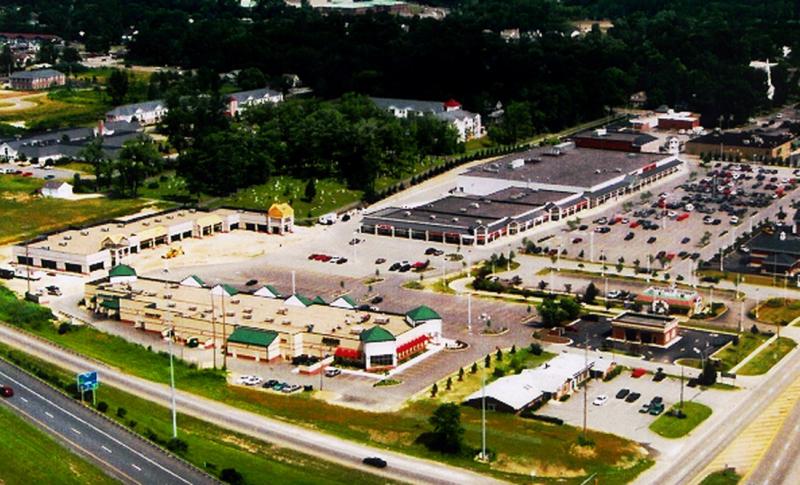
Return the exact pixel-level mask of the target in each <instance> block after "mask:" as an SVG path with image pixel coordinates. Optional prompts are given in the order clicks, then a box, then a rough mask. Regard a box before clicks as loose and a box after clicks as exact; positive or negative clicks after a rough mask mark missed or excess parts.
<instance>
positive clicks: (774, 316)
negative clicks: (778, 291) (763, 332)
mask: <svg viewBox="0 0 800 485" xmlns="http://www.w3.org/2000/svg"><path fill="white" fill-rule="evenodd" d="M797 317H800V300H788V301H787V300H786V298H770V299H769V300H767V301H765V302H764V303H762V304H761V305H759V307H758V321H759V322H764V323H771V324H773V325H778V324H780V325H788V324H789V323H791V322H792V320H794V319H795V318H797Z"/></svg>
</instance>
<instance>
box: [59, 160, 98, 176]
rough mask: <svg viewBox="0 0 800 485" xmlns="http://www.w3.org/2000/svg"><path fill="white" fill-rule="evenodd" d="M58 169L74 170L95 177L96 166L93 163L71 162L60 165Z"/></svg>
mask: <svg viewBox="0 0 800 485" xmlns="http://www.w3.org/2000/svg"><path fill="white" fill-rule="evenodd" d="M58 168H63V169H66V170H74V171H75V172H81V173H85V174H90V175H94V165H92V164H91V163H84V162H69V163H65V164H63V165H59V166H58Z"/></svg>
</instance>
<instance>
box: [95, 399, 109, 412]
mask: <svg viewBox="0 0 800 485" xmlns="http://www.w3.org/2000/svg"><path fill="white" fill-rule="evenodd" d="M97 410H98V411H100V412H101V413H104V412H106V411H108V403H107V402H105V401H100V402H99V403H97Z"/></svg>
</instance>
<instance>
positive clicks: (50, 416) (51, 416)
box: [44, 411, 55, 419]
mask: <svg viewBox="0 0 800 485" xmlns="http://www.w3.org/2000/svg"><path fill="white" fill-rule="evenodd" d="M44 414H46V415H47V417H48V418H50V419H53V418H54V417H55V416H53V415H52V414H50V412H49V411H45V412H44Z"/></svg>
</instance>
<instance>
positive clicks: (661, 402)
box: [650, 396, 664, 404]
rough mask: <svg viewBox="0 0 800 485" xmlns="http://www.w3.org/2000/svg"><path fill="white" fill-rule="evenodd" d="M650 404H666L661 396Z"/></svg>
mask: <svg viewBox="0 0 800 485" xmlns="http://www.w3.org/2000/svg"><path fill="white" fill-rule="evenodd" d="M650 403H651V404H663V403H664V398H663V397H661V396H656V397H654V398H653V399H651V400H650Z"/></svg>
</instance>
